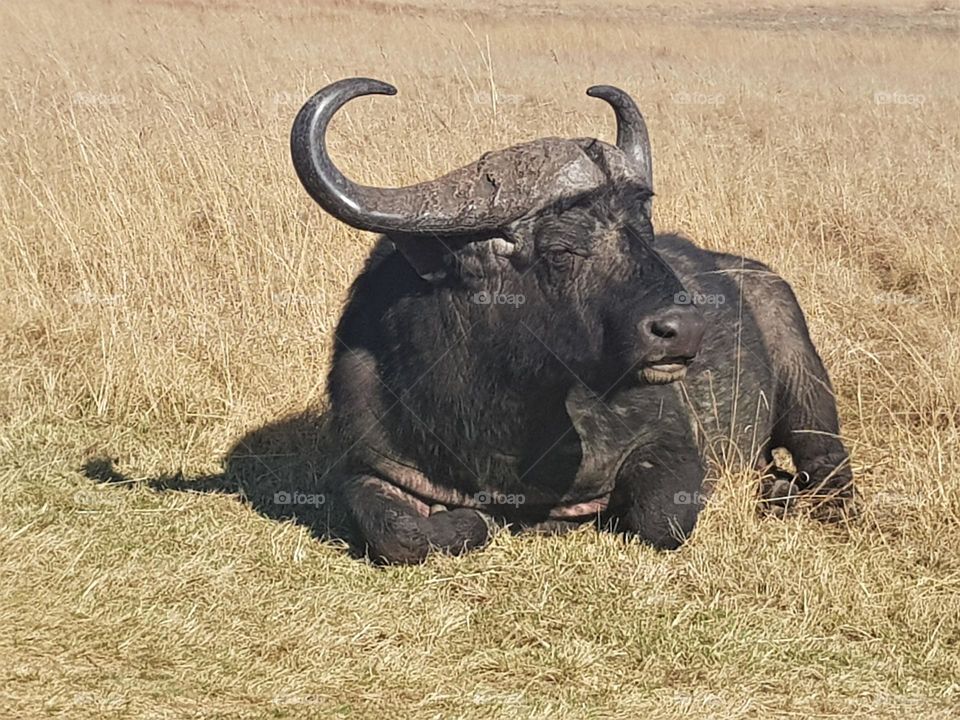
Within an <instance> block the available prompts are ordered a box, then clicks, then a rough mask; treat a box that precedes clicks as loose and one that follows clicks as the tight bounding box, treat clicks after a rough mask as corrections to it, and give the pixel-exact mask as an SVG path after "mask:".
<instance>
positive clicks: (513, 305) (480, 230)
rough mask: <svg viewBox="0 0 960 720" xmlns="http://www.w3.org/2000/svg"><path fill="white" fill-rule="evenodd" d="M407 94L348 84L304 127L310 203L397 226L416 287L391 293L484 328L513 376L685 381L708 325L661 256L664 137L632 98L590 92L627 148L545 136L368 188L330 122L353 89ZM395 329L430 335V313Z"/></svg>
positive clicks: (322, 100)
mask: <svg viewBox="0 0 960 720" xmlns="http://www.w3.org/2000/svg"><path fill="white" fill-rule="evenodd" d="M395 93H396V89H395V88H394V87H393V86H391V85H388V84H386V83H383V82H380V81H377V80H371V79H362V78H356V79H348V80H341V81H339V82H335V83H333V84H332V85H330V86H328V87H326V88H324V89H323V90H321V91H320V92H318V93H317V94H316V95H314V96H313V97H312V98H311V99H310V100H309V101H308V102H307V103H306V104H305V105H304V107H303V109H302V110H301V111H300V113H299V115H298V116H297V118H296V121H295V123H294V126H293V130H292V135H291V147H292V153H293V160H294V165H295V167H296V170H297V173H298V175H299V177H300V180H301V182H302V183H303V185H304V187H305V188H306V189H307V192H309V194H310V195H311V197H313V199H314V200H316V201H317V203H319V204H320V205H321V206H322V207H323V208H324V209H325V210H326V211H327V212H329V213H330V214H331V215H333V216H334V217H336V218H338V219H339V220H341V221H343V222H345V223H347V224H349V225H351V226H353V227H355V228H359V229H361V230H368V231H372V232H377V233H382V234H384V235H385V236H386V237H387V238H388V239H389V241H390V242H391V243H392V245H393V246H394V247H395V248H396V249H397V250H399V253H400V254H401V255H402V257H403V258H404V259H405V261H406V263H407V264H408V265H409V274H410V275H411V277H410V278H409V279H408V280H409V282H410V283H412V284H411V285H410V286H409V287H407V286H406V283H407V282H408V281H407V280H404V279H403V278H402V277H400V276H396V275H395V276H393V279H392V280H391V281H390V282H391V283H393V284H394V285H396V287H394V288H392V289H391V288H381V289H380V292H381V293H389V292H392V291H395V292H397V293H399V294H401V295H406V296H420V297H422V296H423V295H425V294H427V295H431V296H433V298H442V300H443V302H444V303H445V305H446V306H447V309H446V310H437V309H436V308H428V305H429V303H427V302H425V303H423V304H421V305H420V306H419V307H418V310H417V311H418V312H433V313H437V315H436V316H435V317H434V318H433V319H431V320H430V321H431V322H439V318H440V317H446V318H450V317H452V316H453V315H456V326H457V328H459V329H458V332H459V331H460V330H462V329H463V328H469V332H468V335H469V339H470V340H472V344H473V345H474V346H475V348H476V350H477V352H478V353H479V354H480V355H481V356H483V357H484V358H486V359H487V360H489V361H490V362H492V363H493V364H495V365H496V366H498V367H499V368H500V369H501V374H500V377H501V378H503V377H511V376H512V377H515V378H516V380H517V381H518V382H530V381H531V380H532V378H536V382H538V383H555V382H557V381H561V379H566V380H567V381H572V380H573V377H574V376H575V377H576V378H577V379H579V380H581V381H583V382H584V383H586V384H588V385H592V386H595V387H601V386H607V387H609V386H610V385H611V384H615V383H619V382H640V381H646V382H649V383H663V382H669V381H671V380H676V379H679V378H680V377H682V376H683V374H684V372H685V368H686V365H687V363H689V361H690V360H691V359H692V358H693V356H694V355H695V354H696V352H697V350H698V346H699V343H700V339H701V337H702V335H703V330H704V325H703V320H702V318H701V316H700V313H699V311H698V310H697V309H696V308H695V307H693V306H690V305H681V304H677V303H675V297H676V296H677V295H678V294H680V293H683V291H684V290H683V287H682V285H681V284H680V282H679V280H678V279H677V277H676V275H675V274H674V272H673V271H672V270H671V269H670V267H669V266H668V265H667V264H666V263H664V262H663V261H662V260H661V259H660V257H659V256H658V255H657V253H656V251H655V248H654V245H653V242H654V236H653V228H652V225H651V221H650V212H651V200H652V197H653V174H652V163H651V155H650V143H649V140H648V136H647V129H646V125H645V123H644V120H643V117H642V116H641V114H640V112H639V111H638V109H637V107H636V105H635V104H634V102H633V100H632V99H631V98H630V97H629V96H628V95H627V94H626V93H624V92H623V91H621V90H618V89H616V88H613V87H609V86H594V87H592V88H590V89H589V90H588V94H589V95H592V96H594V97H599V98H602V99H603V100H605V101H606V102H607V103H609V104H610V105H611V106H612V107H613V109H614V110H615V112H616V118H617V143H616V146H613V145H609V144H607V143H605V142H602V141H600V140H596V139H587V138H581V139H561V138H553V137H550V138H542V139H538V140H534V141H531V142H527V143H524V144H520V145H516V146H513V147H510V148H507V149H505V150H500V151H498V152H491V153H487V154H485V155H483V156H481V158H480V159H479V160H477V161H476V162H475V163H473V164H471V165H468V166H466V167H463V168H461V169H459V170H456V171H454V172H451V173H449V174H447V175H444V176H442V177H440V178H437V179H435V180H431V181H428V182H423V183H420V184H418V185H413V186H409V187H402V188H376V187H366V186H362V185H358V184H357V183H354V182H353V181H351V180H349V179H348V178H347V177H345V176H344V175H343V173H341V172H340V170H338V169H337V167H336V166H335V165H334V164H333V162H332V161H331V159H330V156H329V154H328V153H327V148H326V142H325V135H326V131H327V126H328V124H329V122H330V119H331V118H332V117H333V115H334V114H335V113H336V112H337V110H338V109H340V108H341V107H342V106H343V105H344V104H345V103H347V102H348V101H350V100H351V99H353V98H357V97H360V96H363V95H370V94H381V95H393V94H395ZM400 285H404V286H405V287H407V289H406V290H401V289H400ZM408 304H409V305H410V307H411V308H412V307H413V304H414V301H413V300H410V301H409V303H408ZM451 308H452V310H451ZM411 312H413V310H411ZM395 324H396V325H397V329H398V332H399V331H400V330H401V327H400V326H406V327H405V328H404V329H403V330H404V332H406V333H407V337H410V334H411V333H413V334H416V328H415V327H413V325H415V324H416V321H408V320H404V319H399V320H397V321H396V323H395ZM398 341H399V340H398ZM413 342H416V340H414V341H413ZM503 373H505V374H506V375H503Z"/></svg>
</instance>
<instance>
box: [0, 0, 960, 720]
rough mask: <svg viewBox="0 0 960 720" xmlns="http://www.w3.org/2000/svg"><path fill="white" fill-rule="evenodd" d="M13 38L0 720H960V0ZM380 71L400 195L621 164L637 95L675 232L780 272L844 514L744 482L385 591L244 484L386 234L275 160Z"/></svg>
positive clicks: (5, 18) (362, 166) (89, 18)
mask: <svg viewBox="0 0 960 720" xmlns="http://www.w3.org/2000/svg"><path fill="white" fill-rule="evenodd" d="M0 18H2V23H3V27H4V28H5V33H4V35H5V40H4V43H3V44H2V47H0V60H2V63H0V68H2V69H0V77H2V86H0V89H2V94H3V103H2V107H0V147H2V155H0V207H2V213H0V369H2V372H0V547H2V551H0V574H2V578H3V580H2V586H3V591H2V593H0V715H3V716H9V717H24V718H26V717H64V718H78V717H107V718H127V717H130V718H174V717H205V718H207V717H209V718H216V717H223V718H235V717H243V718H255V717H278V718H279V717H282V718H286V717H289V718H298V717H305V718H306V717H344V718H380V717H422V718H455V717H463V718H474V717H479V718H492V717H502V716H509V717H514V718H528V717H529V718H606V717H612V716H614V715H617V716H624V717H680V716H683V717H703V718H707V717H714V718H754V717H756V718H767V717H772V716H778V715H781V716H789V717H797V718H806V717H839V716H843V717H845V718H858V717H862V718H894V717H902V716H911V717H931V718H932V717H943V718H947V717H955V716H956V714H957V713H958V712H960V656H958V650H957V648H958V646H960V552H958V550H960V476H958V474H957V471H956V468H957V467H958V461H960V457H958V456H960V450H958V445H960V443H958V435H960V432H958V427H960V373H958V372H957V371H958V367H960V324H958V322H957V316H958V315H960V294H958V291H957V286H956V279H957V277H958V275H960V243H958V227H960V210H958V208H960V198H958V191H957V188H958V182H957V181H958V176H960V172H958V170H960V152H958V151H960V130H958V126H957V122H956V119H957V117H960V95H958V90H960V81H958V79H957V78H958V77H960V75H958V72H957V71H958V69H960V67H958V66H960V54H958V52H957V47H958V18H960V10H958V6H957V5H956V3H954V2H942V3H940V2H935V3H907V2H903V3H890V2H885V1H884V0H877V2H875V3H873V4H867V3H862V2H857V3H846V4H844V5H842V6H835V5H830V4H828V5H819V4H817V5H812V4H802V5H799V4H793V3H788V2H783V1H774V2H771V3H768V4H767V5H766V6H764V7H763V8H760V9H756V8H752V7H751V6H749V5H748V4H746V3H745V2H743V3H741V2H739V0H716V2H712V3H699V4H693V5H684V6H683V9H679V10H678V9H674V8H673V7H672V6H671V4H667V3H659V2H657V1H656V0H654V1H653V2H643V3H640V2H633V0H611V1H610V2H599V0H581V1H580V2H570V3H567V2H553V3H525V2H520V1H519V0H512V1H511V2H499V3H495V4H485V5H484V6H483V9H482V10H481V9H477V8H476V7H475V6H474V5H473V4H472V3H471V4H468V3H466V2H464V1H463V0H455V1H454V2H453V3H452V4H451V3H445V4H443V5H441V4H440V3H439V2H434V1H433V0H419V1H418V2H400V3H387V2H366V1H351V0H340V1H339V2H332V3H322V2H319V1H318V2H306V1H301V2H295V1H293V0H279V1H278V2H271V3H267V2H259V3H257V2H245V1H244V0H236V1H234V2H228V1H227V0H223V1H221V2H207V3H203V2H190V1H187V0H183V1H179V2H178V1H175V0H171V1H167V2H143V3H134V2H127V1H123V0H114V1H113V2H107V1H105V0H104V1H103V2H99V1H97V0H88V2H85V3H67V2H65V0H54V1H52V2H48V3H43V4H41V3H31V2H26V0H16V1H14V2H7V3H4V4H3V6H2V7H0ZM354 75H368V76H373V77H378V78H382V79H384V80H388V81H390V82H392V83H394V84H395V85H397V87H398V88H399V90H400V94H399V95H398V96H397V97H395V98H384V97H380V98H371V99H366V100H360V101H357V102H356V103H355V104H352V105H351V106H350V107H349V108H348V109H347V110H345V111H344V112H343V113H342V117H341V116H338V118H337V120H336V122H335V123H334V127H333V128H332V131H331V149H332V152H333V153H334V154H335V156H336V158H337V159H338V161H339V162H340V164H341V165H342V166H343V167H344V168H345V169H346V171H347V172H349V173H350V174H351V175H353V176H354V177H355V178H357V179H360V180H362V181H365V182H374V183H378V184H382V185H389V184H401V183H408V182H414V181H417V180H422V179H426V178H429V177H433V176H435V175H437V174H439V173H441V172H445V171H447V170H449V169H452V168H454V167H458V166H459V165H462V164H465V163H467V162H470V161H472V160H474V159H476V157H477V155H478V154H479V153H480V152H482V151H484V150H488V149H494V148H498V147H503V146H505V145H508V144H510V143H513V142H517V141H521V140H526V139H530V138H533V137H537V136H544V135H563V136H579V135H593V136H599V137H602V138H605V139H608V140H609V139H612V138H613V137H614V127H613V120H612V115H611V113H610V111H609V109H608V108H607V107H605V106H604V105H603V103H599V102H597V101H596V100H593V99H590V98H587V97H586V96H585V95H584V90H585V89H586V87H588V86H589V85H591V84H595V83H610V84H615V85H618V86H621V87H623V88H625V89H627V90H629V91H630V92H631V93H632V94H633V95H634V97H636V98H637V100H638V102H639V103H640V105H641V108H642V109H643V111H644V112H645V114H646V116H647V118H648V122H649V125H650V132H651V138H652V142H653V148H654V158H655V175H656V179H657V192H658V197H657V200H656V203H655V222H656V224H657V227H658V228H660V229H661V230H678V231H681V232H684V233H686V234H688V235H690V236H692V237H694V238H695V239H696V240H697V241H698V242H700V243H702V244H704V245H706V246H708V247H711V248H718V249H719V248H722V249H725V250H731V251H737V252H743V253H747V254H749V255H751V256H754V257H756V258H759V259H761V260H763V261H765V262H767V263H769V264H771V265H772V266H773V267H774V268H776V269H777V270H778V271H780V272H781V273H783V274H784V275H785V276H786V277H787V278H788V279H789V280H790V281H791V283H792V284H793V285H794V287H795V289H796V291H797V294H798V296H799V298H800V300H801V304H802V305H803V307H804V309H805V310H806V312H807V315H808V318H809V321H810V325H811V331H812V334H813V336H814V338H815V340H816V342H817V344H818V346H819V347H820V349H821V352H822V354H823V356H824V360H825V362H826V365H827V367H828V368H829V370H830V373H831V375H832V377H833V379H834V383H835V386H836V390H837V396H838V403H839V407H840V414H841V418H842V421H843V432H844V437H845V440H846V441H847V443H848V446H849V447H850V449H851V451H852V457H853V464H854V471H855V473H856V475H857V478H858V481H859V483H860V487H861V490H862V494H863V501H864V512H863V515H862V517H861V518H860V520H859V521H857V522H855V523H852V524H847V525H823V524H821V523H818V522H815V521H813V520H811V519H809V518H807V517H805V516H803V515H802V514H801V515H797V516H794V517H790V518H788V519H786V520H781V519H777V518H772V517H768V516H765V515H763V514H760V513H758V512H757V503H756V485H757V482H758V478H757V477H756V475H755V474H750V473H737V472H733V471H731V470H721V471H719V472H718V477H717V478H716V480H717V490H716V493H715V495H714V497H713V499H712V500H711V501H710V503H709V504H708V505H707V507H706V509H705V511H704V514H703V519H702V522H701V524H700V525H699V526H698V529H697V531H696V533H695V534H694V536H693V537H692V538H691V540H690V541H689V543H688V544H687V545H686V546H685V547H684V548H683V549H682V550H681V551H679V552H677V553H672V554H663V553H657V552H654V551H652V550H649V549H647V548H644V547H640V546H638V545H636V544H629V543H624V542H622V541H621V540H619V539H618V538H616V537H613V536H611V535H604V534H598V533H596V532H594V531H592V530H585V531H583V532H580V533H577V534H575V535H572V536H567V537H562V538H544V537H514V536H511V535H509V534H501V535H499V536H498V537H497V538H496V539H495V541H494V542H493V545H492V546H491V547H490V548H489V549H487V550H485V551H483V552H479V553H475V554H472V555H469V556H467V557H464V558H462V559H450V558H442V557H437V558H434V559H431V560H430V561H429V562H428V563H426V564H425V565H423V566H420V567H413V568H389V569H380V568H376V567H373V566H372V565H370V564H367V563H365V562H363V561H362V560H358V559H354V558H352V557H351V556H350V555H349V554H348V553H347V552H345V551H344V549H343V548H342V547H340V546H338V545H337V544H336V543H333V542H329V541H324V540H322V539H319V538H317V537H316V536H315V535H314V534H313V533H312V532H311V528H310V523H309V522H308V519H309V517H310V513H311V512H322V502H321V500H322V499H321V498H314V499H313V501H312V502H310V501H305V503H304V504H303V505H297V506H283V507H271V503H270V501H269V498H270V495H269V494H268V495H266V501H264V499H263V498H260V501H259V502H258V501H255V500H254V499H251V497H250V495H249V492H248V490H249V488H250V486H249V485H248V486H246V487H247V490H244V491H243V492H241V491H240V489H239V488H238V485H237V483H236V482H235V478H234V477H233V474H232V473H233V472H234V470H236V469H237V468H246V472H247V475H248V480H249V479H250V478H253V479H254V480H256V479H257V478H260V479H262V480H263V482H264V483H267V487H269V482H271V477H272V476H273V474H274V473H275V472H277V468H287V469H288V470H289V464H288V461H289V462H293V463H294V465H293V467H294V468H296V467H297V466H296V464H295V463H296V462H298V459H297V457H295V456H296V454H297V448H298V441H299V440H301V439H304V438H306V436H307V433H306V430H309V428H310V423H309V422H305V421H304V420H303V416H298V417H299V419H295V420H294V421H285V422H281V423H280V424H279V425H277V424H276V423H277V421H279V420H281V418H284V417H285V416H287V415H289V414H291V413H299V412H301V411H303V410H304V409H305V408H315V409H318V410H321V411H322V403H323V397H324V392H323V391H324V378H325V372H326V368H327V365H328V362H329V353H330V340H331V330H332V326H333V323H334V322H335V321H336V318H337V315H338V312H339V309H340V307H341V305H342V302H343V300H344V297H345V293H346V289H347V287H348V284H349V282H350V280H351V278H352V277H353V276H354V274H355V273H356V272H357V270H358V268H359V267H360V265H361V263H362V261H363V258H364V255H365V253H366V252H367V251H368V250H369V248H370V247H371V245H372V242H373V238H372V237H371V236H369V235H367V234H365V233H361V232H357V231H353V230H350V229H348V228H345V227H343V226H341V225H339V224H337V223H336V222H335V221H333V220H332V219H331V218H330V217H328V216H326V215H325V214H324V213H323V212H321V211H320V210H319V208H317V207H316V206H315V205H313V204H312V203H311V202H310V200H309V199H308V198H307V196H306V194H305V193H304V192H303V190H302V188H301V187H300V185H299V183H298V182H297V180H296V177H295V175H294V173H293V169H292V166H291V163H290V161H289V155H288V152H289V151H288V146H287V142H288V141H287V133H288V131H289V127H290V124H291V121H292V119H293V116H294V114H295V113H296V111H297V109H298V108H299V106H300V104H301V103H302V102H303V100H304V99H305V98H306V97H307V96H308V95H309V94H310V93H311V92H313V91H314V90H316V89H318V88H319V87H321V86H323V85H324V84H326V83H327V82H329V81H331V80H335V79H338V78H341V77H346V76H354ZM307 417H309V415H308V416H307ZM251 439H254V440H256V442H255V443H250V442H248V441H249V440H251ZM304 441H305V442H306V441H307V440H304ZM291 458H292V459H291ZM225 466H226V472H225ZM257 468H262V470H260V471H258V470H257ZM258 473H259V474H258ZM310 473H311V471H310V470H309V469H307V470H305V471H304V472H303V475H304V477H305V478H306V476H308V475H310ZM295 477H296V475H295ZM304 482H305V489H306V484H308V481H307V479H305V480H304ZM280 504H281V505H282V503H280Z"/></svg>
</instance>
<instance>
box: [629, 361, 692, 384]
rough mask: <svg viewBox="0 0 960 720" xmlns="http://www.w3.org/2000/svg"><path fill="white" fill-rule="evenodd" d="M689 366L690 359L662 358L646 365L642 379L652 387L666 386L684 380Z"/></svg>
mask: <svg viewBox="0 0 960 720" xmlns="http://www.w3.org/2000/svg"><path fill="white" fill-rule="evenodd" d="M689 365H690V358H661V359H660V360H655V361H653V362H649V363H647V364H646V365H644V366H643V367H642V368H641V369H640V377H641V378H643V379H644V380H645V381H646V382H648V383H650V384H651V385H666V384H667V383H672V382H676V381H677V380H683V378H685V377H686V375H687V367H688V366H689Z"/></svg>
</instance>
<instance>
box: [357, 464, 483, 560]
mask: <svg viewBox="0 0 960 720" xmlns="http://www.w3.org/2000/svg"><path fill="white" fill-rule="evenodd" d="M342 490H343V496H344V499H345V500H346V505H347V509H348V511H349V513H350V516H351V517H352V519H353V521H354V522H355V523H356V526H357V527H358V529H359V531H360V533H361V535H362V536H363V537H362V539H363V541H364V542H365V543H366V547H367V552H368V554H369V555H370V557H371V558H372V559H373V560H374V561H376V562H380V563H387V564H402V565H406V564H414V563H420V562H423V561H424V559H426V557H427V555H428V554H429V553H430V552H432V551H440V552H446V553H449V554H451V555H459V554H461V553H463V552H465V551H467V550H473V549H475V548H479V547H482V546H483V545H485V544H486V543H487V541H488V540H489V537H490V530H489V528H488V526H487V523H486V521H485V520H484V518H483V516H482V515H481V514H480V513H479V512H477V511H476V510H469V509H467V508H458V509H454V510H449V511H446V512H438V513H434V514H433V515H431V514H430V508H429V506H427V505H426V504H425V503H423V502H421V501H420V500H418V499H417V498H415V497H413V496H412V495H409V494H407V493H405V492H404V491H403V490H401V489H400V488H398V487H396V486H395V485H392V484H390V483H388V482H386V481H385V480H382V479H380V478H378V477H374V476H372V475H358V476H355V477H353V478H351V479H350V480H348V481H347V482H346V483H345V485H344V486H343V488H342Z"/></svg>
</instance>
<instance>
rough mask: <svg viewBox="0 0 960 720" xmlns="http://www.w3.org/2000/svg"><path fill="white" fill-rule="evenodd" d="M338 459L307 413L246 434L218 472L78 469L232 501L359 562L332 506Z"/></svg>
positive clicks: (359, 552) (118, 481)
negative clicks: (144, 473) (338, 547)
mask: <svg viewBox="0 0 960 720" xmlns="http://www.w3.org/2000/svg"><path fill="white" fill-rule="evenodd" d="M337 460H338V455H337V454H336V452H335V450H334V444H333V441H332V438H331V433H330V431H329V429H328V425H327V422H326V420H325V418H324V415H323V414H322V413H320V412H318V411H314V410H306V411H303V412H300V413H296V414H294V415H289V416H287V417H284V418H281V419H280V420H276V421H274V422H270V423H267V424H266V425H263V426H262V427H259V428H257V429H255V430H251V431H250V432H248V433H247V434H246V435H244V436H243V437H242V438H240V440H238V441H237V442H236V444H234V446H233V447H232V448H231V449H230V451H229V452H228V453H227V454H226V456H225V457H224V459H223V472H222V473H217V474H210V475H195V476H189V475H185V474H183V473H182V472H177V473H172V474H169V475H161V476H159V477H155V478H148V479H146V480H133V479H132V478H130V477H128V476H126V475H124V474H122V473H121V472H119V471H118V470H117V469H116V464H115V461H114V460H113V459H112V458H105V457H94V458H90V459H89V460H87V461H86V462H85V463H84V465H83V468H82V470H83V473H84V475H86V476H87V477H88V478H89V479H91V480H93V481H95V482H98V483H103V484H110V485H125V486H128V487H132V486H134V485H137V484H145V485H147V486H148V487H150V488H151V489H153V490H156V491H158V492H171V491H172V492H194V493H219V494H224V495H236V496H238V498H239V499H240V500H241V501H242V502H246V503H247V504H249V505H250V506H251V507H253V509H254V510H256V511H257V512H258V513H260V514H261V515H263V516H265V517H268V518H270V519H272V520H278V521H293V522H295V523H297V524H298V525H303V526H304V527H306V528H308V529H309V530H310V532H311V533H312V534H313V535H314V536H315V537H317V538H318V539H321V540H327V541H335V542H340V543H342V544H344V545H345V546H346V548H347V550H348V551H349V552H350V554H351V555H353V556H354V557H362V556H363V549H362V547H360V546H359V545H358V544H357V539H356V537H355V533H354V532H353V528H352V526H351V524H350V522H349V520H348V518H346V517H345V516H343V515H342V513H339V512H338V511H337V509H338V508H340V507H342V506H343V505H342V503H338V502H335V501H333V500H334V493H335V492H336V488H335V487H334V485H333V483H331V482H330V479H331V478H332V477H333V476H334V475H335V473H334V472H332V470H334V469H335V465H336V462H337Z"/></svg>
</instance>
